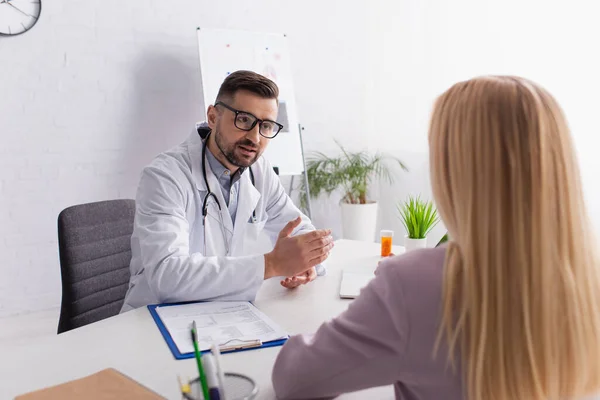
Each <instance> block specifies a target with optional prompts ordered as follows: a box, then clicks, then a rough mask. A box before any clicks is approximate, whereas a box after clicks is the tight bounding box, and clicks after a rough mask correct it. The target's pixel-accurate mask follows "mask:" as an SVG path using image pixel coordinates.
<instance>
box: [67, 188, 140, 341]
mask: <svg viewBox="0 0 600 400" xmlns="http://www.w3.org/2000/svg"><path fill="white" fill-rule="evenodd" d="M134 214H135V201H134V200H128V199H124V200H108V201H100V202H96V203H88V204H81V205H76V206H72V207H69V208H66V209H65V210H63V211H62V212H61V213H60V214H59V216H58V245H59V254H60V272H61V277H62V302H61V309H60V320H59V322H58V333H62V332H66V331H68V330H71V329H75V328H79V327H81V326H84V325H87V324H90V323H92V322H96V321H99V320H102V319H104V318H108V317H111V316H113V315H117V314H118V313H119V311H120V310H121V306H122V305H123V300H124V298H125V294H126V293H127V287H128V285H129V275H130V274H129V262H130V261H131V242H130V241H131V234H132V232H133V217H134Z"/></svg>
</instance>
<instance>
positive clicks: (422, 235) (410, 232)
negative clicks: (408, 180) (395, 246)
mask: <svg viewBox="0 0 600 400" xmlns="http://www.w3.org/2000/svg"><path fill="white" fill-rule="evenodd" d="M398 212H399V213H400V220H401V221H402V225H404V228H406V233H407V235H406V236H405V238H404V248H405V249H406V251H410V250H414V249H418V248H424V247H426V246H427V235H428V234H429V232H431V230H432V229H433V227H434V226H436V225H437V223H438V222H439V221H440V219H439V217H438V214H437V210H436V209H435V208H434V207H433V203H432V202H431V201H423V200H421V198H420V197H412V196H409V197H408V200H407V201H405V202H404V203H403V204H399V205H398Z"/></svg>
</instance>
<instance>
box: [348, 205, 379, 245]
mask: <svg viewBox="0 0 600 400" xmlns="http://www.w3.org/2000/svg"><path fill="white" fill-rule="evenodd" d="M341 205H342V237H343V238H344V239H352V240H362V241H365V242H374V241H375V230H376V229H377V203H376V202H372V203H367V204H348V203H342V204H341Z"/></svg>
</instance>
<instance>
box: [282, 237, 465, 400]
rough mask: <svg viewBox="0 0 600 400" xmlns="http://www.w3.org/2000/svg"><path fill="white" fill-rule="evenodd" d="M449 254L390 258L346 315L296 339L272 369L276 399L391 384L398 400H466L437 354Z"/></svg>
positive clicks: (443, 357)
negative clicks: (444, 280) (436, 342)
mask: <svg viewBox="0 0 600 400" xmlns="http://www.w3.org/2000/svg"><path fill="white" fill-rule="evenodd" d="M445 252H446V249H445V247H444V246H442V247H439V248H435V249H423V250H415V251H412V252H410V253H407V254H405V255H400V256H396V257H392V258H390V259H387V260H385V261H384V262H382V263H381V266H380V267H379V269H378V271H377V276H376V278H375V279H373V280H372V281H371V282H370V283H369V285H368V286H367V287H366V288H364V289H363V290H362V292H361V295H360V297H358V298H357V299H356V300H354V301H353V302H352V303H351V304H350V306H349V307H348V309H347V310H346V311H345V312H344V313H342V314H341V315H340V316H338V317H337V318H335V319H333V320H332V321H329V322H326V323H324V324H323V325H322V326H321V327H320V328H319V330H318V331H317V333H316V334H314V335H302V336H294V337H292V338H291V339H290V340H289V341H288V342H287V343H286V344H285V345H284V346H283V348H282V349H281V352H280V353H279V356H278V358H277V361H276V362H275V366H274V368H273V386H274V389H275V393H276V394H277V396H278V398H280V399H311V398H331V397H335V396H337V395H339V394H341V393H345V392H352V391H356V390H361V389H366V388H369V387H375V386H383V385H390V384H393V385H394V386H395V392H396V398H397V399H403V400H417V399H418V400H425V399H444V400H455V399H462V398H463V390H462V384H461V375H460V370H459V371H457V372H456V373H454V372H453V371H452V369H451V367H449V366H448V364H447V362H446V360H447V354H448V353H447V348H446V347H445V345H442V346H441V347H440V350H439V351H438V353H437V355H436V356H435V358H434V355H433V348H434V344H435V340H436V337H437V332H438V326H439V321H440V312H441V290H442V287H441V284H442V270H443V265H444V255H445ZM443 344H445V343H443ZM459 364H460V362H459V360H458V359H457V365H459Z"/></svg>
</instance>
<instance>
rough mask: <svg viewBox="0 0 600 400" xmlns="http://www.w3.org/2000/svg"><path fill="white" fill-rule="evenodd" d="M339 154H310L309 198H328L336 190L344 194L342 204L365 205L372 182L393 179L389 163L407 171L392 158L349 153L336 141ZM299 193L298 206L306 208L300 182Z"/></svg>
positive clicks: (302, 185)
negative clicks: (299, 201)
mask: <svg viewBox="0 0 600 400" xmlns="http://www.w3.org/2000/svg"><path fill="white" fill-rule="evenodd" d="M336 144H337V145H338V146H339V147H340V149H341V151H342V154H340V155H339V156H337V157H330V156H327V155H325V154H324V153H322V152H314V153H312V154H311V155H310V156H309V157H308V159H307V162H306V172H307V174H308V182H309V183H308V184H309V189H310V195H311V197H315V198H316V197H318V196H319V195H320V194H321V193H326V194H327V195H330V194H331V193H332V192H333V191H335V190H337V189H340V188H341V189H342V190H343V191H344V197H343V198H342V201H343V202H344V203H350V204H366V203H368V202H369V201H368V199H367V189H368V186H369V184H370V183H371V181H372V180H373V179H375V178H379V179H383V180H384V181H386V182H388V183H390V184H391V183H393V176H392V170H391V166H390V165H389V162H390V161H391V162H392V163H393V164H396V163H397V164H398V165H399V166H400V168H402V169H403V170H404V171H408V168H406V166H405V165H404V164H403V163H402V161H400V160H398V159H397V158H395V157H391V156H386V155H383V154H380V153H375V154H370V153H368V152H367V151H365V150H362V151H359V152H349V151H347V150H346V149H345V148H344V147H342V146H341V145H340V144H339V143H338V142H337V141H336ZM300 191H301V193H302V195H301V201H302V206H303V207H305V205H306V188H305V186H304V181H303V182H302V184H301V188H300Z"/></svg>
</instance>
